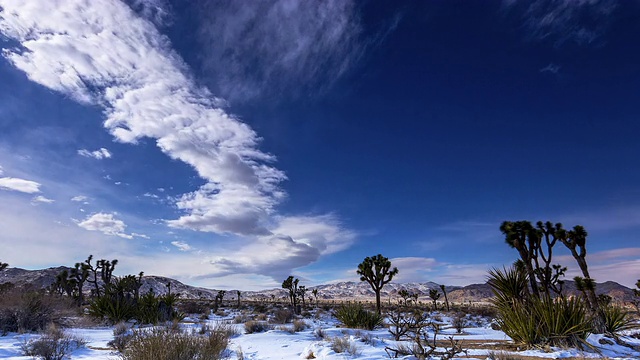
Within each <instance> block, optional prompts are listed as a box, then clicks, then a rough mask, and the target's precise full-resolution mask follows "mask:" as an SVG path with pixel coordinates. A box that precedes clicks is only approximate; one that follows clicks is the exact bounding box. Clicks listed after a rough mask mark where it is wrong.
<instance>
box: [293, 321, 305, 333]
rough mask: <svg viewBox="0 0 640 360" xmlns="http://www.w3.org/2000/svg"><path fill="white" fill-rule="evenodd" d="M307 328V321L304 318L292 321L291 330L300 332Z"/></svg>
mask: <svg viewBox="0 0 640 360" xmlns="http://www.w3.org/2000/svg"><path fill="white" fill-rule="evenodd" d="M306 328H307V323H306V322H304V320H294V321H293V331H295V332H300V331H303V330H304V329H306Z"/></svg>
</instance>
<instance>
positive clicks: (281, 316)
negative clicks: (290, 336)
mask: <svg viewBox="0 0 640 360" xmlns="http://www.w3.org/2000/svg"><path fill="white" fill-rule="evenodd" d="M291 320H293V311H291V310H289V309H278V310H276V311H275V312H274V313H273V318H272V319H271V321H272V322H274V323H276V324H287V323H290V322H291Z"/></svg>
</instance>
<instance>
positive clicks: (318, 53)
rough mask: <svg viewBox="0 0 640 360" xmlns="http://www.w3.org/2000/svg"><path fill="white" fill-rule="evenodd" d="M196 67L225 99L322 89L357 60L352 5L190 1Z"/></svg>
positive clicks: (349, 0)
mask: <svg viewBox="0 0 640 360" xmlns="http://www.w3.org/2000/svg"><path fill="white" fill-rule="evenodd" d="M197 6H198V8H199V9H198V12H197V14H199V16H200V18H199V19H198V20H199V23H200V29H199V32H198V34H197V35H198V40H199V44H200V46H201V48H200V49H198V50H199V52H200V54H201V57H200V59H201V61H202V68H203V69H204V70H205V72H206V73H207V74H208V75H209V77H210V78H211V81H210V84H211V86H212V89H214V90H215V91H216V92H217V93H220V94H222V96H223V97H224V98H225V99H228V100H231V101H244V100H247V99H249V98H252V97H258V96H262V95H267V96H268V95H273V94H274V93H277V94H278V95H283V94H286V95H291V96H295V95H299V94H308V93H309V92H313V91H317V89H318V88H321V89H322V88H327V87H329V86H331V85H332V84H333V82H334V81H336V80H337V79H338V78H340V76H342V75H343V74H344V73H345V72H346V71H347V70H348V69H349V68H350V67H351V66H352V65H353V63H354V62H356V61H357V60H358V59H359V58H360V56H361V55H362V53H363V51H364V48H365V45H364V44H363V41H362V39H361V34H362V26H361V24H360V18H359V16H358V11H357V5H356V1H353V0H326V1H309V2H297V1H289V0H266V1H260V2H239V1H233V0H209V1H200V2H197Z"/></svg>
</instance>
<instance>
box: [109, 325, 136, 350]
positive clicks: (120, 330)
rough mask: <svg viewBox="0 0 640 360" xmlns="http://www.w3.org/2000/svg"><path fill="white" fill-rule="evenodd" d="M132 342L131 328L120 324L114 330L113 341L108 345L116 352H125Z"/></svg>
mask: <svg viewBox="0 0 640 360" xmlns="http://www.w3.org/2000/svg"><path fill="white" fill-rule="evenodd" d="M130 340H131V334H130V333H129V327H128V326H127V324H125V323H118V324H117V325H116V326H115V327H114V328H113V340H111V341H109V342H108V343H107V345H108V346H110V347H111V348H113V349H114V350H117V351H119V352H123V351H124V350H125V349H126V348H127V346H128V345H129V341H130Z"/></svg>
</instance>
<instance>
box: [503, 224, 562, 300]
mask: <svg viewBox="0 0 640 360" xmlns="http://www.w3.org/2000/svg"><path fill="white" fill-rule="evenodd" d="M500 231H502V233H503V234H504V235H505V241H506V243H507V244H509V246H511V247H513V248H515V249H516V250H518V253H519V254H520V259H521V260H522V265H523V266H524V269H525V271H526V273H527V275H528V278H529V286H530V287H531V292H532V294H533V295H534V296H536V297H538V296H540V294H541V293H543V294H545V295H547V296H549V295H550V292H551V291H553V292H554V293H556V294H560V293H561V292H562V285H563V281H562V280H560V277H561V276H564V273H565V272H566V271H567V268H566V267H562V266H560V265H552V264H551V261H552V259H553V247H554V246H555V244H556V243H557V241H558V240H561V238H562V237H563V236H565V235H566V231H565V230H564V229H563V228H562V224H560V223H557V224H555V225H554V224H552V223H551V222H549V221H547V222H546V223H543V222H542V221H538V222H537V223H536V226H535V227H534V226H533V225H531V223H530V222H528V221H515V222H512V221H505V222H503V223H502V225H501V226H500Z"/></svg>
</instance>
